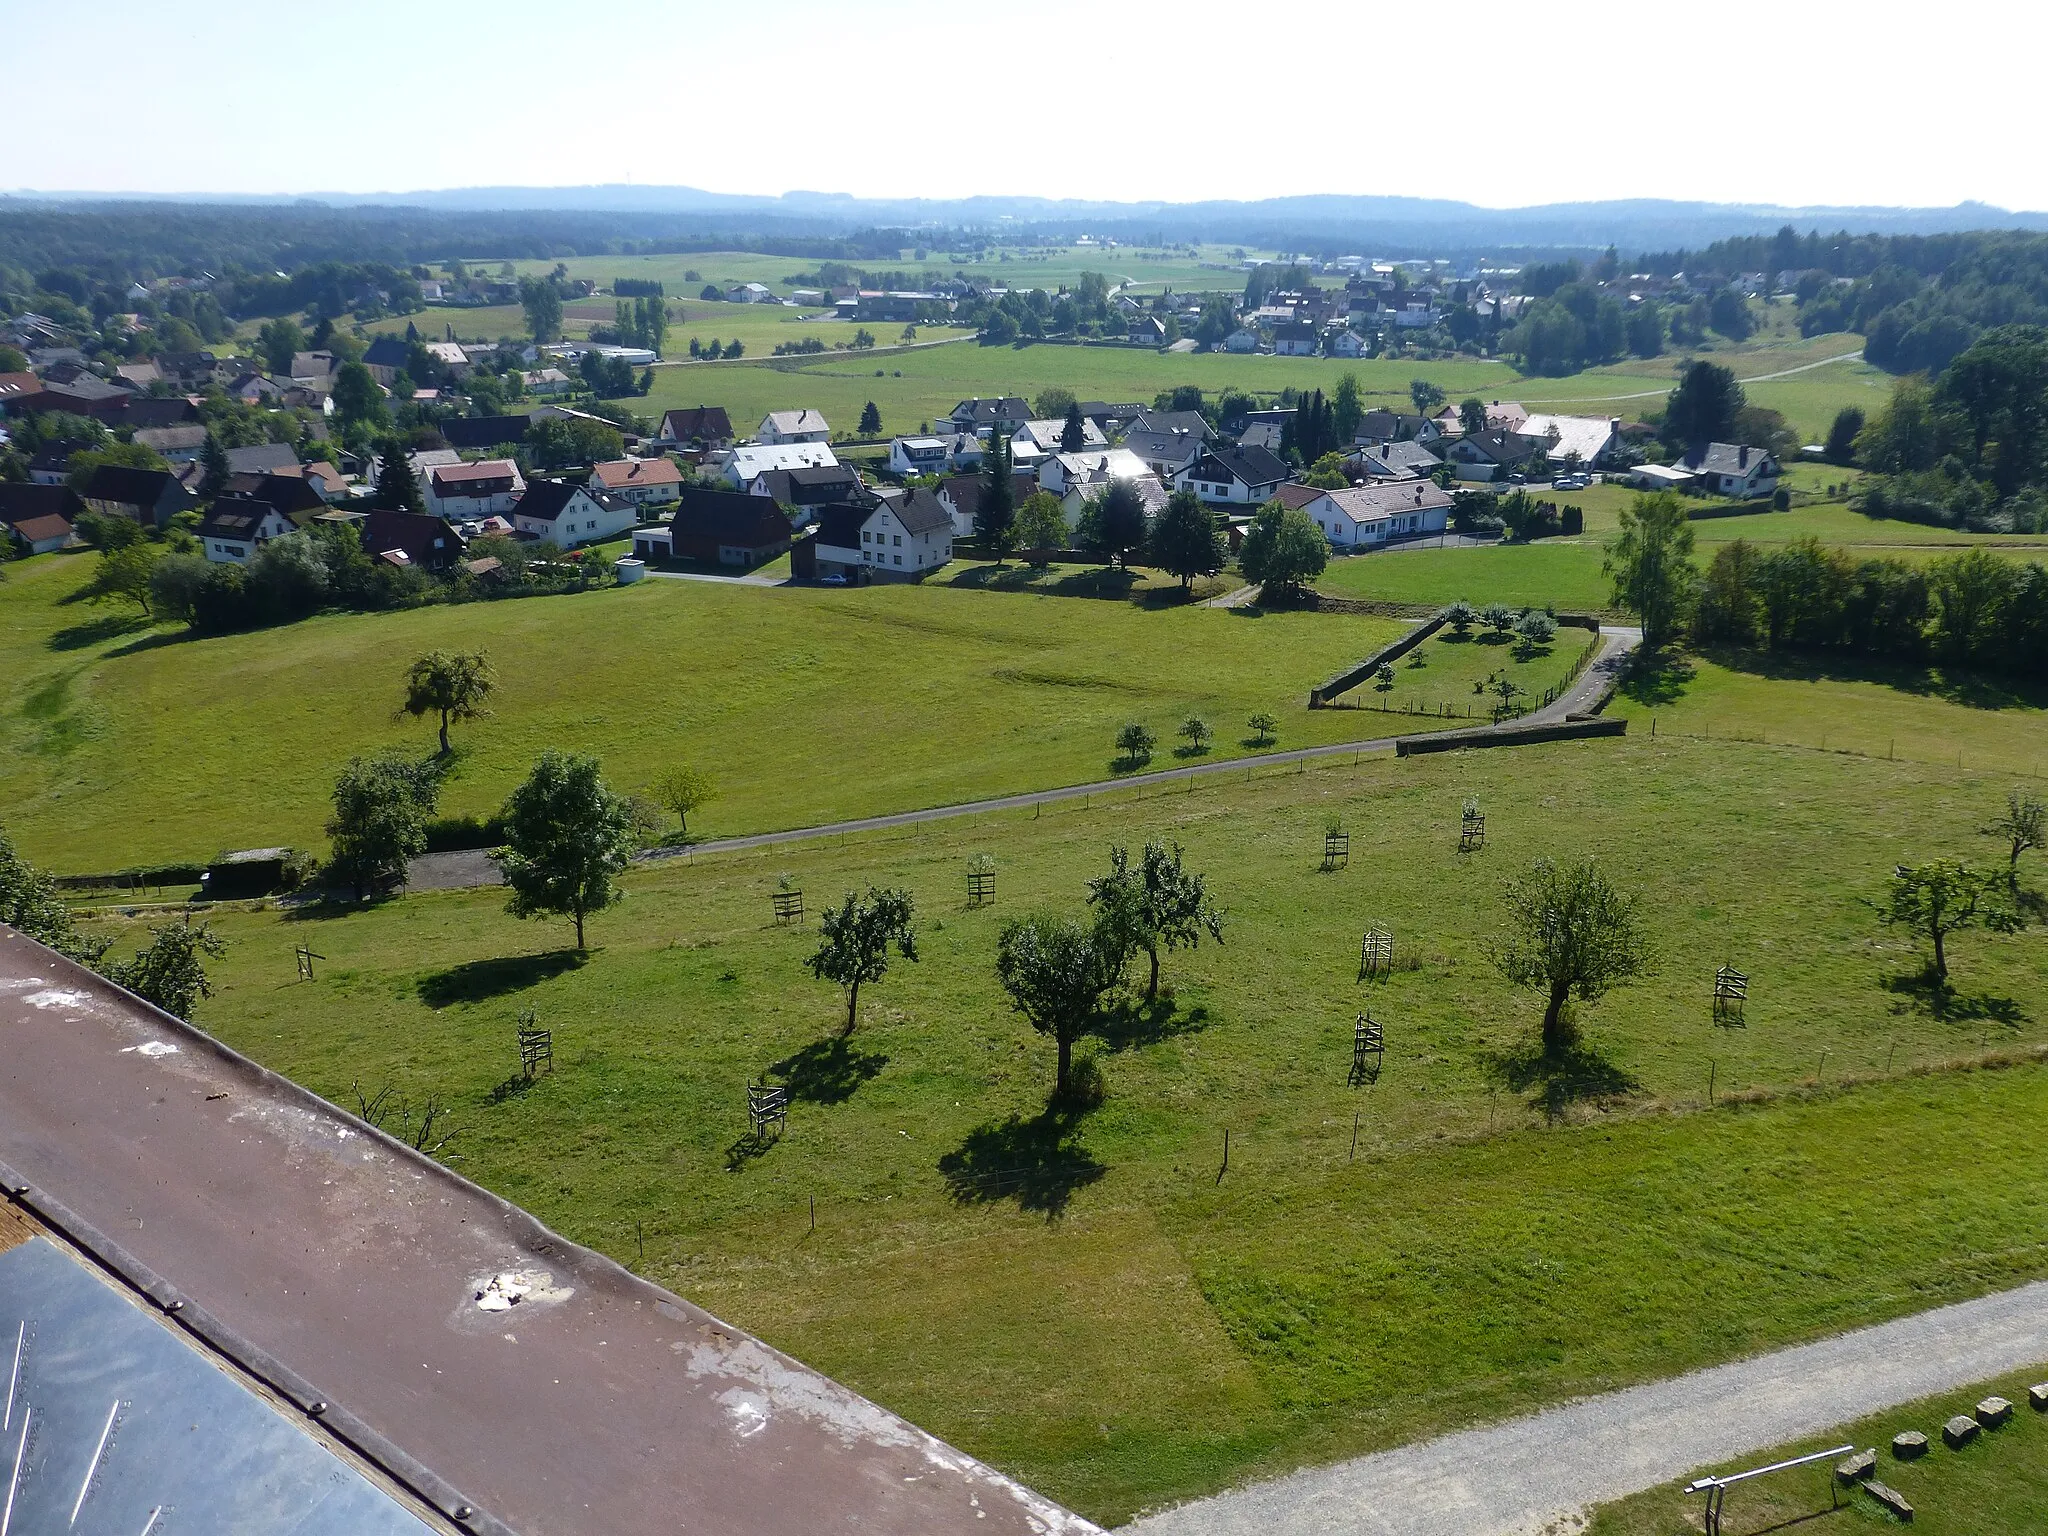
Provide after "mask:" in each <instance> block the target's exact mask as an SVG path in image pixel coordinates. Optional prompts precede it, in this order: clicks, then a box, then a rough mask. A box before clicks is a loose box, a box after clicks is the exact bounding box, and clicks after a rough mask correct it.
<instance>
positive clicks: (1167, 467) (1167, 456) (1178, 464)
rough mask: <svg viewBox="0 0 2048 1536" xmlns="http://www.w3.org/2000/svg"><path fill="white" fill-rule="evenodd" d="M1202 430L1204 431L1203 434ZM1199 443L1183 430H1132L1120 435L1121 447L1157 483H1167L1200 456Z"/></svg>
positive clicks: (1183, 428) (1199, 440)
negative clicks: (1140, 463) (1156, 477)
mask: <svg viewBox="0 0 2048 1536" xmlns="http://www.w3.org/2000/svg"><path fill="white" fill-rule="evenodd" d="M1206 430H1207V429H1206V427H1205V428H1204V432H1205V433H1206ZM1203 441H1204V439H1203V437H1200V436H1197V435H1196V434H1195V433H1193V432H1190V431H1189V430H1188V429H1187V428H1185V427H1174V428H1172V429H1171V430H1169V431H1155V430H1153V429H1152V428H1150V427H1136V426H1134V427H1132V428H1131V430H1130V431H1128V432H1126V433H1125V434H1124V442H1123V446H1124V448H1125V449H1126V450H1128V451H1129V452H1131V453H1133V454H1136V455H1137V456H1138V458H1139V459H1141V460H1143V461H1144V465H1145V467H1146V469H1148V470H1150V471H1151V472H1152V473H1153V474H1155V475H1157V476H1158V477H1159V478H1160V479H1161V480H1166V481H1171V480H1172V479H1173V477H1174V476H1175V475H1177V474H1179V473H1180V472H1181V471H1182V470H1184V469H1186V468H1187V467H1188V466H1189V465H1190V464H1193V463H1194V462H1195V460H1196V459H1198V458H1200V457H1201V456H1202V444H1203Z"/></svg>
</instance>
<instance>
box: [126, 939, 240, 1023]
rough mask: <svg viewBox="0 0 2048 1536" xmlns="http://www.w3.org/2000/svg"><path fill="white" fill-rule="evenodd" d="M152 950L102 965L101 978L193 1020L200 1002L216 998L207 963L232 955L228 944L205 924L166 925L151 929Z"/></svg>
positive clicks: (171, 1012)
mask: <svg viewBox="0 0 2048 1536" xmlns="http://www.w3.org/2000/svg"><path fill="white" fill-rule="evenodd" d="M149 932H150V941H149V948H147V949H141V950H137V951H136V952H135V955H134V957H133V958H132V959H128V960H106V959H102V960H101V961H100V962H99V965H98V967H97V969H98V970H99V973H100V974H101V975H102V976H104V977H106V978H107V980H109V981H111V982H113V983H114V984H115V985H116V986H121V987H126V988H127V989H128V990H129V991H130V992H133V993H134V994H135V995H136V996H137V997H139V998H142V999H143V1000H144V1001H146V1002H151V1003H154V1004H156V1006H157V1007H159V1008H161V1009H163V1011H164V1012H165V1013H168V1014H171V1015H173V1016H175V1017H177V1018H180V1019H190V1018H191V1017H192V1015H193V1013H194V1012H195V1011H196V1010H197V1009H198V1007H199V1005H200V1003H202V1002H204V1001H205V1000H206V999H207V998H209V997H211V996H213V986H212V984H211V983H210V982H209V981H208V980H207V976H206V962H207V961H208V960H209V959H213V960H218V959H219V958H220V957H221V956H222V955H224V954H226V953H227V952H228V950H227V945H225V944H224V943H222V942H221V940H220V937H219V936H218V935H217V934H214V933H213V932H211V931H210V930H209V929H208V928H207V926H206V925H205V924H204V923H201V924H199V926H197V927H196V928H195V927H193V926H192V925H191V924H190V923H189V922H184V923H164V924H161V925H160V926H158V927H155V928H152V929H150V931H149Z"/></svg>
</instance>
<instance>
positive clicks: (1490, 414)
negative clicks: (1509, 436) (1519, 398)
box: [1486, 400, 1529, 432]
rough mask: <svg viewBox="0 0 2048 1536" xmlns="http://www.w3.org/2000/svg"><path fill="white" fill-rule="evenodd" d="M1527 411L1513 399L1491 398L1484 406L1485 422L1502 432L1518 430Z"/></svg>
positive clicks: (1525, 418) (1526, 417)
mask: <svg viewBox="0 0 2048 1536" xmlns="http://www.w3.org/2000/svg"><path fill="white" fill-rule="evenodd" d="M1528 419H1529V413H1528V412H1527V411H1525V410H1524V409H1522V407H1521V405H1520V404H1519V403H1517V402H1516V401H1513V400H1493V401H1489V402H1488V403H1487V406H1486V424H1487V425H1488V426H1489V427H1495V428H1498V429H1499V430H1501V431H1503V432H1519V431H1521V430H1522V423H1523V422H1525V421H1527V420H1528Z"/></svg>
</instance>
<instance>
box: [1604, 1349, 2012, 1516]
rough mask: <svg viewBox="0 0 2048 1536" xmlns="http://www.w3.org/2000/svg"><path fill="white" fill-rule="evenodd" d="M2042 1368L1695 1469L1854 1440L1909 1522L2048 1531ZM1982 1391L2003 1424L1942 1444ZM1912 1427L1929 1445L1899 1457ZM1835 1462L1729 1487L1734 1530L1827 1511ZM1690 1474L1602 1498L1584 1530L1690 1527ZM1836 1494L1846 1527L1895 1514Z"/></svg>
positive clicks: (1865, 1498)
mask: <svg viewBox="0 0 2048 1536" xmlns="http://www.w3.org/2000/svg"><path fill="white" fill-rule="evenodd" d="M2044 1377H2048V1364H2044V1365H2043V1366H2042V1367H2041V1368H2039V1369H2037V1370H2034V1371H2031V1372H2028V1373H2027V1374H2025V1375H2020V1376H2011V1377H2006V1378H2004V1379H2001V1380H1998V1381H1988V1382H1983V1383H1980V1384H1979V1385H1977V1386H1974V1387H1966V1388H1964V1389H1963V1390H1961V1391H1958V1392H1950V1393H1946V1394H1944V1395H1943V1396H1940V1397H1931V1398H1927V1399H1925V1400H1924V1401H1922V1402H1917V1403H1904V1404H1901V1405H1900V1406H1899V1407H1897V1408H1893V1409H1889V1410H1887V1411H1886V1412H1884V1413H1878V1414H1872V1415H1871V1416H1870V1417H1869V1418H1867V1419H1859V1420H1857V1421H1856V1422H1855V1423H1853V1424H1846V1425H1842V1426H1840V1427H1839V1428H1836V1429H1831V1430H1828V1431H1827V1432H1826V1433H1825V1434H1820V1435H1815V1436H1813V1437H1811V1438H1810V1439H1806V1440H1797V1441H1794V1442H1793V1443H1791V1444H1790V1445H1782V1446H1779V1447H1777V1448H1776V1449H1775V1450H1769V1451H1759V1452H1757V1453H1756V1454H1755V1455H1754V1456H1751V1457H1748V1458H1747V1459H1746V1460H1744V1461H1743V1462H1741V1463H1740V1464H1733V1465H1729V1466H1725V1467H1702V1468H1700V1469H1699V1470H1698V1472H1697V1473H1695V1474H1693V1476H1700V1475H1704V1474H1708V1473H1715V1474H1718V1475H1720V1476H1723V1477H1725V1476H1728V1475H1730V1474H1732V1473H1735V1472H1742V1471H1747V1470H1749V1469H1750V1468H1752V1467H1762V1466H1769V1465H1770V1464H1771V1463H1773V1462H1776V1461H1789V1460H1790V1459H1791V1458H1793V1457H1795V1456H1806V1455H1811V1454H1812V1453H1814V1452H1816V1451H1825V1450H1830V1449H1832V1448H1833V1447H1835V1446H1838V1445H1846V1444H1849V1443H1850V1442H1852V1441H1853V1442H1854V1443H1855V1445H1856V1448H1857V1449H1858V1450H1859V1451H1860V1450H1875V1451H1876V1452H1877V1473H1876V1480H1877V1481H1878V1482H1881V1483H1883V1484H1885V1485H1886V1486H1887V1487H1890V1488H1894V1489H1896V1490H1897V1491H1898V1492H1900V1493H1901V1494H1903V1495H1905V1498H1906V1502H1907V1503H1909V1504H1911V1505H1912V1506H1913V1529H1914V1530H1916V1531H1926V1532H1930V1533H1932V1536H2011V1533H2013V1532H2018V1531H2039V1530H2048V1477H2043V1476H2042V1472H2041V1468H2042V1463H2043V1459H2044V1457H2048V1415H2043V1414H2040V1413H2036V1412H2035V1411H2033V1410H2032V1409H2031V1408H2030V1407H2029V1406H2028V1404H2027V1388H2028V1387H2030V1386H2032V1385H2034V1384H2036V1383H2038V1382H2040V1381H2041V1380H2042V1379H2043V1378H2044ZM1987 1397H2002V1398H2004V1399H2005V1400H2006V1401H2007V1402H2009V1403H2011V1404H2012V1405H2013V1415H2012V1418H2011V1419H2009V1420H2008V1421H2007V1422H2006V1424H2005V1427H2004V1428H2002V1429H1997V1430H1990V1431H1986V1432H1985V1433H1983V1434H1980V1435H1979V1436H1978V1437H1977V1439H1976V1440H1975V1441H1974V1442H1973V1443H1971V1444H1970V1445H1968V1446H1965V1447H1964V1448H1963V1449H1962V1450H1960V1451H1951V1450H1950V1449H1949V1448H1948V1447H1947V1446H1946V1445H1944V1444H1943V1443H1942V1439H1941V1426H1942V1425H1944V1424H1946V1423H1947V1422H1948V1421H1949V1420H1950V1419H1951V1418H1953V1417H1955V1415H1957V1414H1959V1413H1960V1414H1969V1413H1973V1412H1974V1411H1975V1410H1976V1407H1977V1404H1979V1403H1980V1402H1982V1401H1983V1400H1984V1399H1985V1398H1987ZM1908 1429H1917V1430H1918V1431H1919V1432H1920V1433H1921V1434H1923V1435H1925V1436H1926V1437H1927V1442H1928V1447H1929V1449H1928V1451H1927V1454H1926V1455H1924V1456H1922V1457H1920V1458H1919V1459H1918V1460H1912V1461H1900V1460H1898V1459H1897V1458H1896V1457H1894V1456H1893V1455H1892V1452H1891V1444H1892V1436H1893V1435H1895V1434H1898V1433H1899V1432H1900V1431H1902V1430H1908ZM1833 1477H1834V1463H1833V1462H1832V1461H1824V1462H1819V1463H1816V1464H1815V1465H1813V1466H1811V1467H1805V1468H1800V1469H1798V1470H1795V1471H1791V1472H1786V1473H1782V1474H1773V1475H1772V1476H1769V1477H1764V1478H1759V1479H1756V1480H1755V1481H1752V1482H1748V1483H1743V1484H1739V1485H1738V1486H1737V1487H1735V1488H1733V1489H1731V1490H1730V1491H1729V1494H1728V1504H1727V1514H1726V1522H1727V1526H1728V1529H1729V1530H1731V1531H1768V1530H1781V1529H1787V1528H1790V1527H1794V1526H1797V1525H1798V1524H1800V1523H1801V1522H1802V1521H1804V1520H1808V1519H1812V1518H1814V1517H1815V1516H1818V1515H1824V1514H1827V1513H1828V1512H1829V1511H1830V1510H1831V1509H1832V1508H1833V1506H1834V1502H1835V1501H1834V1500H1833V1499H1832V1498H1830V1496H1829V1493H1828V1484H1829V1482H1830V1481H1831V1480H1832V1479H1833ZM1691 1481H1692V1477H1690V1476H1689V1477H1686V1478H1682V1479H1680V1480H1679V1481H1678V1482H1675V1483H1670V1484H1667V1485H1666V1486H1664V1487H1662V1488H1653V1489H1649V1490H1647V1491H1645V1492H1643V1493H1639V1494H1637V1495H1635V1496H1634V1497H1633V1498H1628V1499H1621V1500H1618V1501H1617V1502H1615V1503H1613V1504H1606V1505H1602V1506H1601V1507H1600V1508H1599V1509H1596V1510H1595V1511H1594V1512H1593V1518H1592V1520H1591V1522H1590V1524H1589V1525H1588V1526H1587V1527H1586V1531H1587V1536H1666V1533H1668V1532H1671V1531H1685V1530H1696V1529H1698V1528H1699V1524H1700V1520H1701V1505H1702V1498H1701V1496H1700V1495H1699V1494H1694V1495H1692V1496H1691V1497H1690V1498H1688V1497H1687V1496H1686V1495H1685V1494H1683V1493H1681V1492H1680V1491H1679V1490H1680V1489H1681V1488H1683V1487H1684V1486H1685V1484H1686V1483H1688V1482H1691ZM1841 1502H1842V1503H1843V1504H1844V1505H1847V1506H1848V1507H1849V1509H1850V1510H1852V1511H1853V1513H1850V1514H1847V1515H1842V1516H1837V1517H1835V1518H1834V1519H1833V1520H1832V1521H1831V1522H1830V1523H1831V1524H1832V1525H1834V1526H1838V1527H1841V1528H1843V1529H1847V1530H1857V1531H1864V1530H1875V1529H1879V1528H1881V1527H1882V1526H1884V1525H1892V1526H1894V1527H1896V1525H1897V1522H1896V1521H1894V1520H1892V1519H1891V1517H1890V1516H1888V1515H1884V1514H1882V1513H1880V1512H1879V1510H1878V1506H1877V1502H1876V1501H1875V1500H1874V1499H1872V1498H1871V1497H1870V1496H1869V1495H1868V1494H1866V1493H1864V1492H1862V1491H1861V1490H1860V1489H1855V1488H1845V1489H1843V1490H1842V1492H1841Z"/></svg>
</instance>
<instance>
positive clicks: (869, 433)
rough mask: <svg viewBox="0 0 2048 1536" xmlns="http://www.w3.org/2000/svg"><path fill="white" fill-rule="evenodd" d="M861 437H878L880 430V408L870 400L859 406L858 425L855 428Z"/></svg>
mask: <svg viewBox="0 0 2048 1536" xmlns="http://www.w3.org/2000/svg"><path fill="white" fill-rule="evenodd" d="M856 430H857V431H858V432H859V433H860V435H861V436H862V437H879V436H880V435H881V431H882V408H881V407H880V406H878V405H876V404H875V402H874V401H872V400H870V401H869V402H868V403H867V404H866V405H864V406H862V407H861V412H860V426H859V427H858V428H856Z"/></svg>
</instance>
